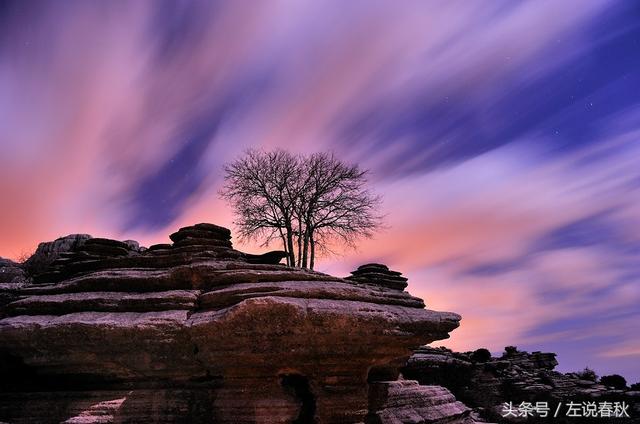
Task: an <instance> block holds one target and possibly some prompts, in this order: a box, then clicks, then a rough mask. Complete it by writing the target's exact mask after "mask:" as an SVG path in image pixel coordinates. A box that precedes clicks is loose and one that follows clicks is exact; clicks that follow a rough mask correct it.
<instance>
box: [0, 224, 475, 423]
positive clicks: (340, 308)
mask: <svg viewBox="0 0 640 424" xmlns="http://www.w3.org/2000/svg"><path fill="white" fill-rule="evenodd" d="M230 237H231V235H230V232H229V230H227V229H225V228H222V227H218V226H215V225H212V224H197V225H195V226H191V227H185V228H181V229H180V230H179V231H177V232H176V233H174V234H172V235H171V240H172V241H173V243H172V244H166V245H159V246H151V247H150V248H149V249H148V250H144V249H140V248H138V247H137V246H136V245H135V244H133V243H131V242H128V243H127V242H119V241H113V240H107V239H94V238H87V239H85V240H84V241H83V242H82V243H77V244H76V245H74V246H73V247H72V248H70V249H69V250H66V251H64V252H61V253H60V254H59V255H58V257H57V258H56V260H55V261H54V262H53V263H52V264H51V265H50V267H49V269H48V270H47V271H46V272H44V273H42V274H41V275H39V277H38V281H37V282H38V284H34V285H30V286H28V287H23V288H20V289H19V290H17V292H16V294H17V296H18V298H16V299H13V300H12V301H11V302H9V303H8V304H6V305H4V306H3V307H2V309H1V311H0V312H1V313H2V314H4V318H3V319H1V320H0V363H1V364H2V365H3V366H0V373H1V374H2V375H0V381H2V382H3V383H0V389H2V393H1V394H0V421H8V422H12V423H21V422H62V421H66V422H220V423H254V422H294V421H295V420H298V422H308V421H307V420H315V421H317V422H319V423H350V422H362V421H363V420H364V418H365V416H366V415H367V414H368V412H369V403H368V393H369V392H368V389H369V383H368V382H367V379H368V378H369V381H370V382H371V384H374V383H377V382H379V381H380V380H379V379H375V378H372V376H373V375H385V376H397V375H398V368H399V367H400V366H402V365H403V364H404V363H405V361H406V359H407V358H408V357H409V355H410V354H411V349H412V348H415V347H416V346H419V345H421V344H424V343H428V342H430V341H433V340H438V339H443V338H447V337H448V332H450V331H451V330H453V329H454V328H456V327H457V326H458V325H459V320H460V316H459V315H456V314H454V313H448V312H435V311H430V310H427V309H424V303H423V302H422V300H420V299H418V298H415V297H412V296H411V295H409V294H408V293H407V292H405V291H403V290H402V288H400V286H401V285H402V284H406V279H404V278H403V277H400V275H399V273H395V272H392V271H388V269H387V271H385V270H384V269H383V268H382V267H381V266H375V267H371V266H369V267H366V268H365V269H363V270H362V272H360V273H356V274H354V278H356V279H355V280H354V279H353V278H350V279H341V278H336V277H332V276H330V275H326V274H322V273H318V272H313V271H308V270H301V269H296V268H290V267H287V266H284V265H279V264H274V263H265V262H275V261H276V259H277V258H278V257H279V255H278V254H273V255H267V257H265V258H262V259H260V258H257V257H256V255H247V254H244V253H242V252H239V251H237V250H234V249H233V247H232V244H231V241H230ZM389 273H391V274H389ZM372 274H383V276H380V275H375V276H374V275H372ZM364 277H367V279H366V281H365V278H364ZM371 277H375V278H371ZM400 279H403V280H404V281H402V284H401V282H400ZM390 282H392V283H390ZM403 287H404V286H403ZM403 384H404V385H405V386H406V383H403ZM403 384H400V386H402V387H404V386H403ZM392 386H393V385H392ZM392 386H389V387H392ZM400 386H398V387H396V386H393V387H396V389H397V390H396V389H393V390H391V391H392V392H394V393H396V392H397V393H400V392H402V393H404V392H405V391H407V390H409V391H411V390H413V391H415V390H414V389H416V387H414V386H411V388H410V389H408V388H406V387H405V388H404V389H401V388H400ZM418 392H420V393H421V394H420V395H419V396H414V400H415V399H423V400H424V401H425V402H435V401H434V400H430V401H427V399H430V397H429V393H430V392H429V390H426V391H424V390H422V389H418ZM452 402H453V401H452ZM452 402H450V401H449V400H447V402H445V403H447V404H450V403H452ZM414 403H415V402H414ZM377 405H378V406H376V408H378V409H376V410H375V411H373V412H372V414H373V415H375V416H379V417H384V416H385V415H384V414H385V413H383V412H381V411H382V410H380V409H379V408H382V409H385V408H386V407H384V405H382V404H377ZM381 405H382V406H381ZM405 406H406V405H405ZM393 407H394V408H395V406H393ZM416 407H418V408H419V405H418V406H416ZM389 408H391V406H389ZM398 408H399V409H398ZM398 408H397V409H398V411H397V414H401V412H400V410H401V409H403V408H404V407H398ZM405 409H406V408H405ZM376 414H378V415H376ZM394 414H396V413H395V412H394ZM394 414H391V415H394ZM397 414H396V415H397ZM420 414H422V413H420ZM425 414H426V412H425ZM387 415H389V414H387ZM396 415H394V416H396ZM423 415H424V414H423ZM370 416H371V415H370ZM429 417H430V415H428V414H427V415H425V419H430V418H429ZM463 418H464V417H463ZM456 419H458V417H456ZM381 420H382V421H381V422H392V421H393V420H391V419H389V420H386V421H385V419H384V418H381ZM424 422H430V421H424Z"/></svg>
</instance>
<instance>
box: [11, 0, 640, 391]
mask: <svg viewBox="0 0 640 424" xmlns="http://www.w3.org/2000/svg"><path fill="white" fill-rule="evenodd" d="M637 17H638V11H637V8H635V7H634V6H633V5H631V4H630V3H629V2H619V1H613V0H611V1H604V0H602V1H600V0H589V1H582V0H581V1H578V0H575V1H572V0H569V1H562V2H558V1H551V0H542V1H522V2H513V1H491V2H466V1H442V2H439V1H433V2H412V1H407V2H391V1H388V0H387V1H372V2H371V1H367V2H364V1H363V2H360V1H354V2H337V1H324V2H314V1H289V0H273V1H268V2H258V3H256V2H245V1H242V0H241V1H233V2H189V3H183V2H175V1H167V2H160V1H158V2H156V1H154V2H151V1H149V2H144V1H139V2H131V3H120V2H109V3H97V2H81V1H78V2H74V1H69V2H64V3H57V2H43V3H38V4H35V3H30V2H5V3H4V4H3V7H2V9H1V10H0V22H1V24H2V25H0V143H1V144H0V199H2V201H3V204H2V208H0V232H1V233H2V237H1V238H0V255H2V256H9V257H16V256H18V255H19V254H21V253H22V252H26V251H28V250H32V249H33V248H34V247H35V244H36V243H37V242H38V241H41V240H44V239H53V238H55V237H58V236H60V235H62V234H66V233H71V232H88V233H92V234H94V235H106V236H110V237H121V238H136V239H139V240H141V241H142V242H144V243H154V242H159V241H164V240H165V239H166V237H167V234H169V232H170V231H171V230H172V229H174V228H175V227H177V226H180V225H185V224H190V223H193V222H195V221H213V222H216V223H219V224H222V225H227V226H230V225H231V221H232V215H231V212H230V211H229V210H228V208H227V207H226V205H225V204H224V203H222V202H221V201H220V200H219V199H218V198H217V194H216V193H217V190H218V187H219V184H220V178H221V165H222V164H223V163H224V162H225V161H227V160H230V159H232V158H233V157H235V156H236V155H238V154H239V153H240V152H241V151H242V150H243V149H245V148H246V147H249V146H262V147H265V148H272V147H284V148H287V149H290V150H293V151H301V152H308V151H315V150H326V149H332V150H334V151H336V152H337V153H338V154H339V155H341V156H342V157H344V158H345V159H346V160H350V161H355V162H359V163H361V164H362V165H363V166H365V167H368V168H371V170H372V171H373V183H374V184H375V188H376V190H377V191H378V192H379V193H380V194H382V195H383V196H384V198H385V208H386V211H385V212H386V213H387V216H388V220H389V227H390V228H389V229H388V230H386V231H385V232H383V233H381V234H380V235H379V237H377V238H376V239H374V240H369V241H365V242H364V243H363V244H362V245H361V248H360V250H359V252H345V254H344V256H343V257H340V258H327V259H325V260H324V261H322V262H321V263H320V264H319V266H320V267H321V268H322V269H323V270H326V271H330V272H333V273H337V274H340V275H342V274H346V273H347V272H348V271H350V270H351V269H353V268H354V267H355V266H356V265H357V263H358V262H363V261H368V260H377V261H382V262H385V263H389V265H391V266H392V267H393V268H395V269H399V270H401V271H403V272H405V273H406V274H407V275H408V276H409V277H410V290H411V291H412V292H414V293H415V294H418V295H420V296H423V297H425V298H426V300H427V304H428V305H429V306H430V307H434V308H440V309H449V310H454V311H456V312H460V313H462V315H463V317H464V324H463V326H462V328H461V329H459V330H456V332H454V334H453V337H452V339H451V341H450V343H451V344H452V345H453V346H455V347H457V348H462V349H470V348H474V347H479V346H480V345H483V346H487V347H489V348H491V349H492V350H494V351H495V350H500V349H501V348H502V347H503V346H504V345H506V344H519V345H521V346H523V347H531V348H541V349H548V350H558V351H559V352H560V353H561V357H560V359H561V363H562V364H563V365H565V364H566V365H565V366H566V367H570V368H582V367H584V366H585V365H590V366H594V367H595V366H596V365H597V366H600V367H601V368H602V369H609V368H607V367H612V365H611V361H610V358H611V357H613V356H616V357H618V356H620V355H621V354H623V355H624V356H625V358H631V359H628V361H629V362H628V363H627V362H625V361H620V362H618V364H619V367H620V368H619V369H615V368H612V369H611V371H612V372H613V371H617V372H620V373H623V374H626V375H627V377H635V379H639V378H640V370H638V368H637V365H636V366H634V365H632V362H631V360H632V359H633V358H635V359H636V360H637V355H636V354H637V349H636V348H635V347H636V345H637V335H635V336H634V337H633V336H632V335H633V334H639V332H638V331H635V332H634V331H629V330H628V329H629V322H634V320H635V322H638V320H637V318H638V315H640V310H639V309H638V306H637V305H638V304H640V303H639V302H638V300H640V299H639V297H640V294H639V293H638V277H639V274H640V266H639V265H638V264H639V263H640V262H639V261H638V259H639V258H638V256H639V255H640V230H638V229H639V228H640V201H639V200H638V199H640V197H639V196H638V194H639V193H638V191H639V186H640V171H638V168H639V167H638V166H637V164H638V162H640V147H639V145H638V138H639V136H640V101H639V98H638V95H637V87H638V86H640V74H638V72H637V68H638V66H640V56H639V55H637V54H635V53H636V52H637V48H638V39H640V26H639V25H638V19H637ZM240 247H243V248H245V249H250V250H252V249H256V246H240ZM632 329H633V328H632ZM603 345H606V348H604V349H603V348H602V346H603ZM579 353H580V354H583V355H584V358H583V357H581V356H580V355H579ZM585 361H589V363H588V364H585V363H584V362H585Z"/></svg>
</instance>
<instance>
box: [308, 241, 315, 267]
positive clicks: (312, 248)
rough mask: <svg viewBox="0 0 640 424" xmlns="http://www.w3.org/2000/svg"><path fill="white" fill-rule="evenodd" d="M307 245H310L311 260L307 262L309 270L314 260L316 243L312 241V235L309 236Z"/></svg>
mask: <svg viewBox="0 0 640 424" xmlns="http://www.w3.org/2000/svg"><path fill="white" fill-rule="evenodd" d="M309 243H310V244H311V259H310V260H309V268H310V269H313V266H314V265H315V260H316V241H315V240H314V239H313V233H311V235H310V236H309Z"/></svg>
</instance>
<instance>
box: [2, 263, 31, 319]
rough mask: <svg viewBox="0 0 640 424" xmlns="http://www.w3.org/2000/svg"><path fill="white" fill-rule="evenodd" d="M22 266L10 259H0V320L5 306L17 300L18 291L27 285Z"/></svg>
mask: <svg viewBox="0 0 640 424" xmlns="http://www.w3.org/2000/svg"><path fill="white" fill-rule="evenodd" d="M27 281H28V277H27V275H26V273H25V271H24V269H23V268H22V266H21V265H20V264H18V263H16V262H13V261H12V260H10V259H5V258H0V318H2V317H3V316H4V315H3V312H2V311H3V308H4V306H5V305H7V304H9V303H11V302H12V301H14V300H16V299H17V298H18V290H19V289H20V288H22V287H24V286H25V285H26V284H27Z"/></svg>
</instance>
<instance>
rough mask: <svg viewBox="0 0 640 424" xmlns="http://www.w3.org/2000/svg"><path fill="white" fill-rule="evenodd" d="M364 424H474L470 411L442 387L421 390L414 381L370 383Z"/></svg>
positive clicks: (423, 387)
mask: <svg viewBox="0 0 640 424" xmlns="http://www.w3.org/2000/svg"><path fill="white" fill-rule="evenodd" d="M369 411H370V412H369V414H368V415H367V419H366V423H367V424H383V423H430V424H445V423H446V424H474V423H475V421H474V420H473V419H472V418H471V409H470V408H468V407H467V406H465V405H464V404H463V403H462V402H459V401H457V400H456V398H455V397H454V396H453V394H452V393H451V392H450V391H449V390H448V389H446V388H444V387H441V386H421V385H419V384H418V382H417V381H413V380H396V381H384V382H375V383H372V384H371V385H370V387H369Z"/></svg>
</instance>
